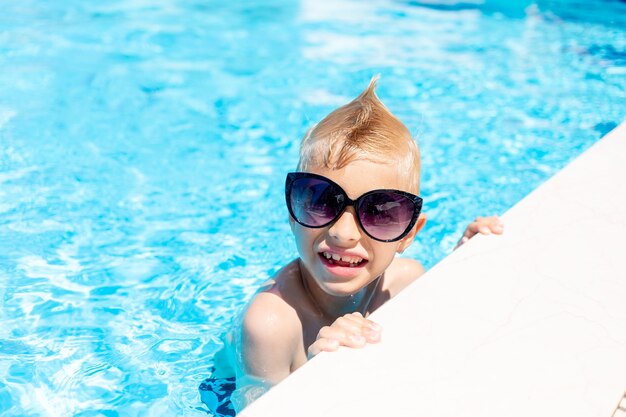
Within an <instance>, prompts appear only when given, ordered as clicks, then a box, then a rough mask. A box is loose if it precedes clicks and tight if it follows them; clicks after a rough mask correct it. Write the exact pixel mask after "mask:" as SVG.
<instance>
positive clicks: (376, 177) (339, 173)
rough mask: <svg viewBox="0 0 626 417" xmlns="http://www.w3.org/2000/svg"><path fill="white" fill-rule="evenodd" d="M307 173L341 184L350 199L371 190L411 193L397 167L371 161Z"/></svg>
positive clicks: (313, 170)
mask: <svg viewBox="0 0 626 417" xmlns="http://www.w3.org/2000/svg"><path fill="white" fill-rule="evenodd" d="M305 171H306V172H311V173H314V174H318V175H322V176H324V177H326V178H329V179H331V180H332V181H334V182H336V183H337V184H339V185H340V186H341V187H342V188H343V189H344V190H345V191H346V193H347V194H348V196H349V197H354V198H355V197H358V196H360V195H363V194H365V193H366V192H368V191H371V190H380V189H394V190H403V191H409V180H408V178H407V175H406V174H403V173H402V172H400V170H399V169H398V167H397V166H395V165H394V164H390V163H382V162H375V161H370V160H363V159H360V160H355V161H351V162H349V163H347V164H346V165H344V166H343V167H341V168H328V167H323V166H319V165H313V166H309V167H307V168H306V169H305Z"/></svg>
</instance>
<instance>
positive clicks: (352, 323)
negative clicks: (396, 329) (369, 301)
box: [307, 312, 382, 359]
mask: <svg viewBox="0 0 626 417" xmlns="http://www.w3.org/2000/svg"><path fill="white" fill-rule="evenodd" d="M381 330H382V329H381V327H380V326H379V325H378V324H376V323H374V322H373V321H371V320H368V319H366V318H365V317H363V316H362V315H361V313H358V312H356V313H351V314H346V315H344V316H342V317H339V318H338V319H337V320H335V322H334V323H333V324H331V325H330V326H326V327H322V328H321V329H320V331H319V333H318V335H317V340H316V341H315V342H314V343H313V344H312V345H311V346H309V349H308V352H307V353H308V357H309V359H310V358H312V357H313V356H315V355H317V354H318V353H320V352H334V351H336V350H337V349H339V346H345V347H351V348H361V347H363V346H365V344H367V343H378V342H379V341H380V333H381Z"/></svg>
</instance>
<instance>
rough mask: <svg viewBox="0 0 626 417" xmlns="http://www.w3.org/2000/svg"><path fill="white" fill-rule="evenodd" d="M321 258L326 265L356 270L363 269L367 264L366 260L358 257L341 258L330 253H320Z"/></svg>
mask: <svg viewBox="0 0 626 417" xmlns="http://www.w3.org/2000/svg"><path fill="white" fill-rule="evenodd" d="M319 255H320V257H321V258H322V261H323V262H324V263H325V264H326V265H330V266H340V267H344V268H356V267H361V266H363V265H365V264H366V263H367V260H366V259H363V258H360V257H358V256H339V255H337V254H334V253H333V254H331V253H328V252H320V253H319Z"/></svg>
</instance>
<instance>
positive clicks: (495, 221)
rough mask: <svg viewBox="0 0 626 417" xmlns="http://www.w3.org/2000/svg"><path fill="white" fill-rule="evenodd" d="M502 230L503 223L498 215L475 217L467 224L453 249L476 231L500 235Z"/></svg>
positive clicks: (476, 232) (483, 233)
mask: <svg viewBox="0 0 626 417" xmlns="http://www.w3.org/2000/svg"><path fill="white" fill-rule="evenodd" d="M503 232H504V223H502V220H500V218H499V217H498V216H490V217H476V219H475V220H474V221H473V222H471V223H470V224H469V225H468V226H467V228H466V229H465V232H464V233H463V236H462V237H461V239H460V240H459V242H458V243H457V244H456V246H455V247H454V249H456V248H458V247H459V246H461V245H462V244H464V243H465V242H467V241H468V240H470V239H471V238H472V237H473V236H474V235H476V234H478V233H480V234H482V235H490V234H492V233H493V234H496V235H501V234H502V233H503Z"/></svg>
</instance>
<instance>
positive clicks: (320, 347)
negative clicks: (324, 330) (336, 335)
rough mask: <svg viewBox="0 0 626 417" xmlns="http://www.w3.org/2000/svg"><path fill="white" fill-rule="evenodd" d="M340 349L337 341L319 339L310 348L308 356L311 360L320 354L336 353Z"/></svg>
mask: <svg viewBox="0 0 626 417" xmlns="http://www.w3.org/2000/svg"><path fill="white" fill-rule="evenodd" d="M337 349H339V341H338V340H335V339H317V340H316V341H315V343H313V344H312V345H311V346H309V349H308V352H307V356H308V357H309V359H311V358H312V357H313V356H316V355H317V354H319V353H320V352H334V351H336V350H337Z"/></svg>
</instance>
